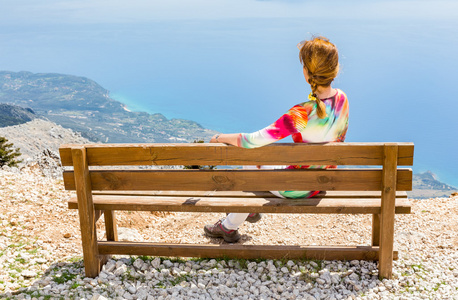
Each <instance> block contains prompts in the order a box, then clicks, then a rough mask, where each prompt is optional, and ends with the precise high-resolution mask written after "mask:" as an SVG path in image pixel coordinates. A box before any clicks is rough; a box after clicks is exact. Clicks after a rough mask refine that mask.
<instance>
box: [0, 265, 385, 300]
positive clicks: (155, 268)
mask: <svg viewBox="0 0 458 300" xmlns="http://www.w3.org/2000/svg"><path fill="white" fill-rule="evenodd" d="M376 267H377V265H376V263H374V262H368V261H351V262H349V261H318V260H307V261H305V260H304V261H300V260H294V261H293V260H243V259H189V260H184V259H179V258H160V257H147V256H140V257H137V256H133V257H121V258H115V259H110V260H109V261H108V262H107V264H105V265H104V267H103V269H102V272H101V273H100V275H99V277H97V278H85V277H84V266H83V261H82V260H81V259H80V260H78V261H75V262H59V263H54V264H53V265H51V266H50V267H49V268H48V269H47V270H46V271H45V273H44V274H43V275H42V276H41V277H40V278H37V279H36V280H35V281H33V283H32V284H31V285H30V286H27V287H23V288H20V289H19V290H17V291H15V292H12V293H4V294H0V298H1V299H32V298H36V299H80V298H85V299H95V300H103V299H113V298H115V297H121V298H122V299H147V300H149V299H158V298H160V299H198V298H201V296H202V295H205V296H204V297H205V298H206V299H233V298H239V297H240V299H243V298H244V295H248V296H249V297H250V298H254V299H260V298H263V299H308V300H313V299H354V298H356V297H362V296H369V298H370V296H374V297H380V296H387V297H389V296H390V295H392V294H390V293H389V292H388V291H385V292H384V295H382V294H380V292H381V291H383V290H382V289H384V285H383V284H382V283H381V282H380V281H379V280H378V278H377V276H378V272H377V268H376ZM382 287H383V288H382ZM161 297H162V298H161ZM121 298H120V299H121ZM382 298H383V297H382ZM377 299H378V298H377Z"/></svg>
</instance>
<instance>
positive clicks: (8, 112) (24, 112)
mask: <svg viewBox="0 0 458 300" xmlns="http://www.w3.org/2000/svg"><path fill="white" fill-rule="evenodd" d="M35 118H37V115H36V114H35V112H34V111H33V110H31V109H30V108H23V107H20V106H17V105H9V104H5V103H0V127H6V126H13V125H19V124H23V123H26V122H29V121H32V120H33V119H35Z"/></svg>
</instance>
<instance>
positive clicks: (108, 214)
mask: <svg viewBox="0 0 458 300" xmlns="http://www.w3.org/2000/svg"><path fill="white" fill-rule="evenodd" d="M104 216H105V229H106V232H107V241H117V240H118V228H117V227H116V214H115V211H114V210H105V212H104Z"/></svg>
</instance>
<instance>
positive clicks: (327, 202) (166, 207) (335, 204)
mask: <svg viewBox="0 0 458 300" xmlns="http://www.w3.org/2000/svg"><path fill="white" fill-rule="evenodd" d="M93 202H94V208H95V209H96V210H129V211H175V212H245V213H249V212H259V213H315V214H320V213H321V214H333V213H336V214H380V212H381V200H380V199H376V198H372V199H371V198H369V199H365V198H361V199H346V198H315V197H314V198H309V199H302V200H287V199H281V198H274V197H271V198H228V197H211V198H209V197H202V198H198V197H173V196H170V197H163V196H102V195H95V196H93ZM68 207H69V208H70V209H77V208H78V201H77V199H76V197H73V198H71V199H70V200H69V202H68ZM410 211H411V207H410V203H409V200H407V199H405V198H402V199H396V207H395V213H397V214H409V213H410Z"/></svg>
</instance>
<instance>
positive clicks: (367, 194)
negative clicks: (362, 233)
mask: <svg viewBox="0 0 458 300" xmlns="http://www.w3.org/2000/svg"><path fill="white" fill-rule="evenodd" d="M92 194H93V195H118V196H178V197H231V198H237V197H241V198H271V197H272V193H271V192H261V191H260V192H242V191H92ZM381 196H382V193H381V192H379V191H327V192H320V193H319V194H318V195H316V196H315V197H314V198H325V197H329V198H352V199H355V198H380V197H381ZM396 198H407V192H405V191H396Z"/></svg>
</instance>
